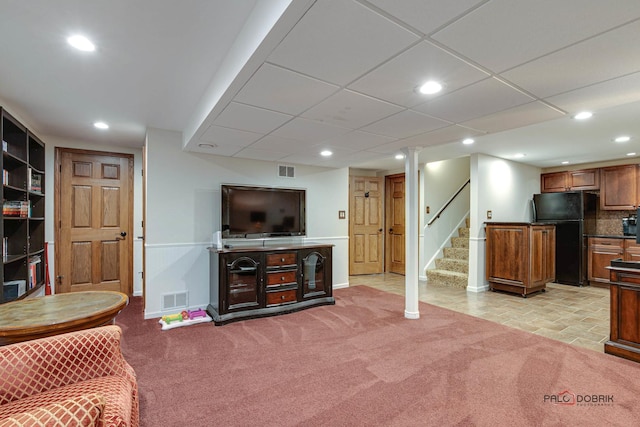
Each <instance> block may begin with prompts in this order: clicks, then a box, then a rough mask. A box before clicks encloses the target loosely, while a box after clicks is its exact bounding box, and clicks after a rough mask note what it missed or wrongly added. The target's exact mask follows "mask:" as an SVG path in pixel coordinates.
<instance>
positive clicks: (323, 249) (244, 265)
mask: <svg viewBox="0 0 640 427" xmlns="http://www.w3.org/2000/svg"><path fill="white" fill-rule="evenodd" d="M209 269H210V282H209V283H210V289H209V291H210V293H209V295H210V304H209V305H208V307H207V312H208V313H209V314H210V315H211V317H212V318H213V321H214V323H215V324H216V325H223V324H225V323H229V322H233V321H237V320H242V319H251V318H256V317H265V316H273V315H277V314H284V313H291V312H294V311H298V310H302V309H305V308H309V307H314V306H318V305H327V304H335V300H334V298H333V296H332V286H333V284H332V246H331V245H322V244H317V245H316V244H305V245H291V246H281V247H268V246H266V247H250V248H249V247H247V248H229V249H215V248H210V249H209Z"/></svg>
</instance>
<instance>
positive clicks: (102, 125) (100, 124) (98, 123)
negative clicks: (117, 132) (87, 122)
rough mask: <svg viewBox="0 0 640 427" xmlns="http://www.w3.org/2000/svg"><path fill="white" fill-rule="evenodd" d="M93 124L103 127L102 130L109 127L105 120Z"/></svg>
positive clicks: (99, 127) (98, 127)
mask: <svg viewBox="0 0 640 427" xmlns="http://www.w3.org/2000/svg"><path fill="white" fill-rule="evenodd" d="M93 126H94V127H95V128H97V129H102V130H105V129H109V125H108V124H106V123H105V122H95V123H94V124H93Z"/></svg>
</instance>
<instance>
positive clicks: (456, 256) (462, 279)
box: [427, 218, 469, 289]
mask: <svg viewBox="0 0 640 427" xmlns="http://www.w3.org/2000/svg"><path fill="white" fill-rule="evenodd" d="M465 225H466V227H460V228H458V237H452V238H451V247H450V248H449V247H447V248H444V249H443V257H442V258H438V259H436V268H434V269H431V270H427V283H428V285H436V286H448V287H451V288H462V289H466V288H467V280H468V278H469V218H467V220H466V223H465Z"/></svg>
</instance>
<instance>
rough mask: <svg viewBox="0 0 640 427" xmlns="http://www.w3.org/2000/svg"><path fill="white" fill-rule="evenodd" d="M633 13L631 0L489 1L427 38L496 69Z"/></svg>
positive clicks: (639, 7)
mask: <svg viewBox="0 0 640 427" xmlns="http://www.w3.org/2000/svg"><path fill="white" fill-rule="evenodd" d="M638 17H640V2H638V1H637V0H621V1H616V2H615V6H613V4H612V3H610V2H605V1H600V0H588V1H586V0H563V1H556V0H538V1H527V0H520V1H514V0H492V1H490V2H487V3H486V4H484V5H482V6H481V7H479V8H477V9H476V10H474V11H472V12H471V13H469V14H468V15H465V16H464V17H462V18H461V19H459V20H457V21H456V22H454V23H452V24H451V25H449V26H447V27H445V28H444V29H442V30H441V31H438V32H437V33H435V34H434V35H433V36H432V38H433V39H434V40H437V41H438V42H440V43H443V44H444V45H445V46H448V47H450V48H451V49H453V50H455V51H457V52H460V53H461V54H462V55H464V56H466V57H467V58H470V59H471V60H473V61H475V62H477V63H479V64H482V65H484V66H486V67H487V68H488V69H490V70H492V71H494V72H502V71H504V70H507V69H509V68H512V67H515V66H517V65H520V64H522V63H524V62H527V61H530V60H532V59H535V58H538V57H540V56H542V55H546V54H548V53H550V52H553V51H555V50H557V49H561V48H563V47H566V46H568V45H570V44H573V43H576V42H579V41H581V40H584V39H586V38H588V37H591V36H593V35H595V34H598V33H600V32H603V31H606V30H608V29H610V28H614V27H616V26H618V25H621V24H623V23H625V22H630V21H631V20H633V19H637V18H638Z"/></svg>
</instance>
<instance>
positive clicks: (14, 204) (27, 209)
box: [2, 200, 31, 218]
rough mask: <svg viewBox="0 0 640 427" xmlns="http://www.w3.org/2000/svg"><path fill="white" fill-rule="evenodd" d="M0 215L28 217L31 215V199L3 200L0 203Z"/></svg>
mask: <svg viewBox="0 0 640 427" xmlns="http://www.w3.org/2000/svg"><path fill="white" fill-rule="evenodd" d="M2 215H4V216H15V217H20V218H28V217H30V216H31V201H30V200H5V201H4V203H3V204H2Z"/></svg>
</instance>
